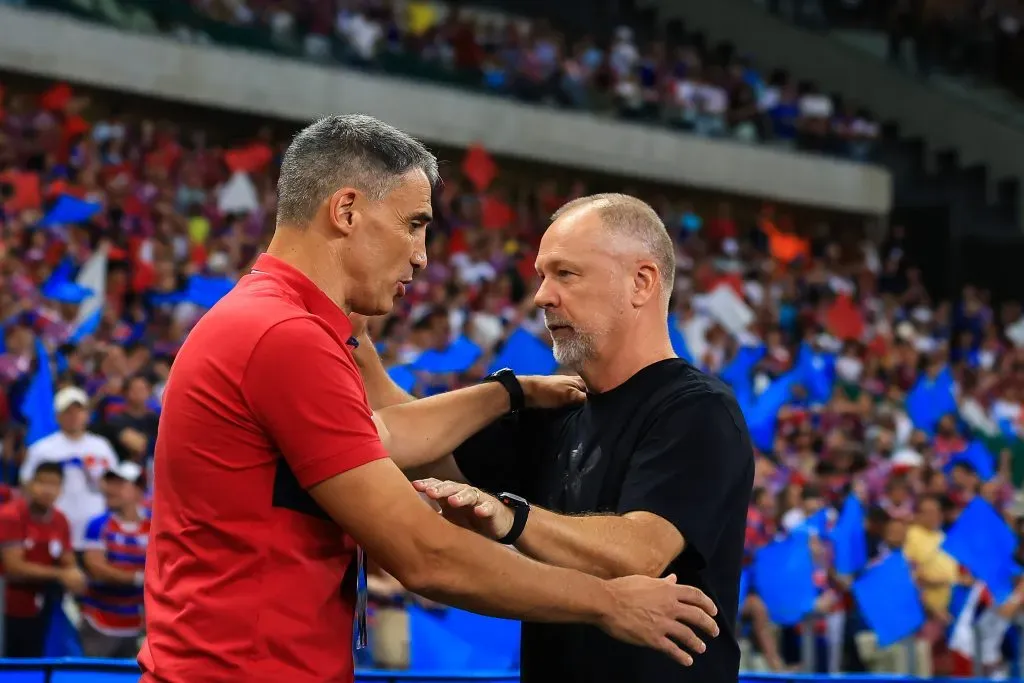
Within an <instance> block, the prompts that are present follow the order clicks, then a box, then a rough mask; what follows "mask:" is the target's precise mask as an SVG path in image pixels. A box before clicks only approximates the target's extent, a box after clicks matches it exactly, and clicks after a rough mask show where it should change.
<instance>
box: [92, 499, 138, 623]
mask: <svg viewBox="0 0 1024 683" xmlns="http://www.w3.org/2000/svg"><path fill="white" fill-rule="evenodd" d="M139 516H140V518H141V519H140V521H137V522H126V521H124V520H123V519H121V518H119V517H118V516H117V515H116V514H115V513H113V512H109V511H108V512H105V513H104V514H102V515H100V516H98V517H96V518H94V519H93V520H92V521H91V522H90V523H89V526H88V528H87V529H86V532H85V550H102V551H104V552H105V553H106V558H107V562H109V563H110V564H111V565H112V566H113V567H114V568H116V569H121V570H123V571H126V572H132V573H135V572H141V571H143V570H144V568H145V565H146V546H147V545H148V543H149V524H150V516H149V509H148V508H144V507H140V508H139ZM142 594H143V593H142V585H141V584H140V585H128V584H123V583H105V582H102V581H96V580H90V581H89V590H88V592H87V593H86V595H85V597H84V598H82V616H83V617H85V619H87V620H88V621H89V623H90V624H92V625H93V626H94V627H95V628H96V630H97V631H99V632H101V633H105V634H107V635H111V636H131V635H136V634H138V633H140V632H141V631H142V626H143V614H142Z"/></svg>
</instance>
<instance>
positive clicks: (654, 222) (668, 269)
mask: <svg viewBox="0 0 1024 683" xmlns="http://www.w3.org/2000/svg"><path fill="white" fill-rule="evenodd" d="M579 209H594V210H595V211H597V213H598V216H600V218H601V223H602V224H603V225H604V227H605V229H606V230H608V231H609V232H610V233H612V234H614V235H624V236H626V237H629V238H631V239H633V240H635V241H637V242H638V243H639V244H640V246H641V249H642V250H643V252H644V253H645V254H646V255H648V256H649V257H650V258H651V259H652V260H653V261H654V262H655V263H656V264H658V271H659V272H660V274H661V288H662V289H663V290H665V291H664V292H663V297H664V299H665V301H666V302H667V301H668V299H669V298H670V297H671V296H672V291H673V288H674V287H675V281H676V248H675V245H674V244H673V243H672V238H671V237H670V236H669V234H668V230H667V229H666V228H665V223H664V222H662V220H661V217H660V216H658V212H657V211H655V210H654V209H653V208H652V207H651V205H650V204H648V203H647V202H645V201H643V200H641V199H637V198H636V197H631V196H630V195H628V194H619V193H616V192H605V193H602V194H593V195H590V196H587V197H580V198H578V199H574V200H572V201H571V202H568V203H566V204H565V205H563V206H562V207H561V208H559V209H558V211H555V213H553V214H552V215H551V222H552V223H553V222H555V221H556V220H558V219H559V218H561V217H562V216H564V215H566V214H568V213H571V212H573V211H576V210H579Z"/></svg>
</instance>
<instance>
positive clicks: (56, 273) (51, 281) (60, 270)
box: [41, 256, 75, 292]
mask: <svg viewBox="0 0 1024 683" xmlns="http://www.w3.org/2000/svg"><path fill="white" fill-rule="evenodd" d="M74 276H75V262H74V261H72V260H71V257H70V256H65V257H64V258H63V259H61V262H60V263H58V264H57V267H56V268H54V269H53V272H52V273H50V277H48V278H46V282H44V283H43V286H42V288H41V289H42V291H44V292H45V291H46V290H47V289H49V288H51V287H54V286H56V285H58V284H60V283H61V282H71V281H72V280H73V279H74Z"/></svg>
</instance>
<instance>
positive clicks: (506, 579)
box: [407, 527, 617, 626]
mask: <svg viewBox="0 0 1024 683" xmlns="http://www.w3.org/2000/svg"><path fill="white" fill-rule="evenodd" d="M451 531H452V532H454V533H453V534H452V535H453V536H454V538H453V539H452V541H453V542H451V543H450V544H448V545H447V546H446V547H445V546H442V547H441V548H440V549H439V550H437V551H435V552H432V553H431V554H430V556H429V557H428V558H425V559H429V562H425V563H424V564H422V565H421V566H422V567H425V568H426V570H425V576H424V578H423V579H422V582H421V583H420V584H419V585H410V586H407V587H408V588H409V589H410V590H412V591H413V592H415V593H417V594H419V595H422V596H424V597H426V598H429V599H431V600H434V601H437V602H441V603H445V604H448V605H453V606H455V607H459V608H462V609H467V610H470V611H473V612H478V613H481V614H486V615H489V616H494V617H501V618H506V619H520V620H523V621H540V622H558V623H569V622H581V623H587V624H592V625H596V626H599V625H600V624H601V622H602V620H603V618H604V616H605V615H607V614H610V613H612V611H614V610H615V609H617V608H616V606H615V605H614V598H613V597H612V594H611V592H610V591H609V590H608V587H607V585H606V584H605V582H604V581H602V580H601V579H598V578H596V577H594V576H588V575H587V574H584V573H580V572H576V571H571V570H568V569H563V568H561V567H554V566H549V565H545V564H541V563H539V562H535V561H533V560H531V559H529V558H527V557H525V556H523V555H520V554H519V553H516V552H513V551H511V550H510V549H507V548H504V547H502V546H499V545H497V544H495V543H494V542H493V541H488V540H485V539H484V538H483V537H481V536H477V535H475V534H469V533H468V532H464V530H462V529H458V528H455V527H453V528H451ZM446 535H447V534H446Z"/></svg>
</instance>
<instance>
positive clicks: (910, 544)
mask: <svg viewBox="0 0 1024 683" xmlns="http://www.w3.org/2000/svg"><path fill="white" fill-rule="evenodd" d="M945 538H946V534H945V533H944V532H942V531H930V530H928V529H925V528H924V527H923V526H919V525H917V524H912V525H911V526H910V528H909V529H907V539H906V541H905V542H904V543H903V555H904V557H906V558H907V561H908V562H910V563H911V565H913V566H914V568H915V569H916V570H917V577H918V579H919V580H921V581H923V582H928V583H932V584H941V585H936V586H927V587H925V588H923V589H922V590H921V601H922V602H923V603H924V604H925V607H927V608H928V610H929V611H931V612H935V613H940V614H941V613H943V612H946V611H948V610H949V599H950V596H951V595H952V594H953V584H954V583H955V582H956V580H957V576H958V572H959V567H958V566H957V562H956V560H954V559H953V558H952V557H950V556H949V555H948V554H947V553H946V552H945V551H944V550H942V548H941V547H940V546H941V545H942V541H943V540H945Z"/></svg>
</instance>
